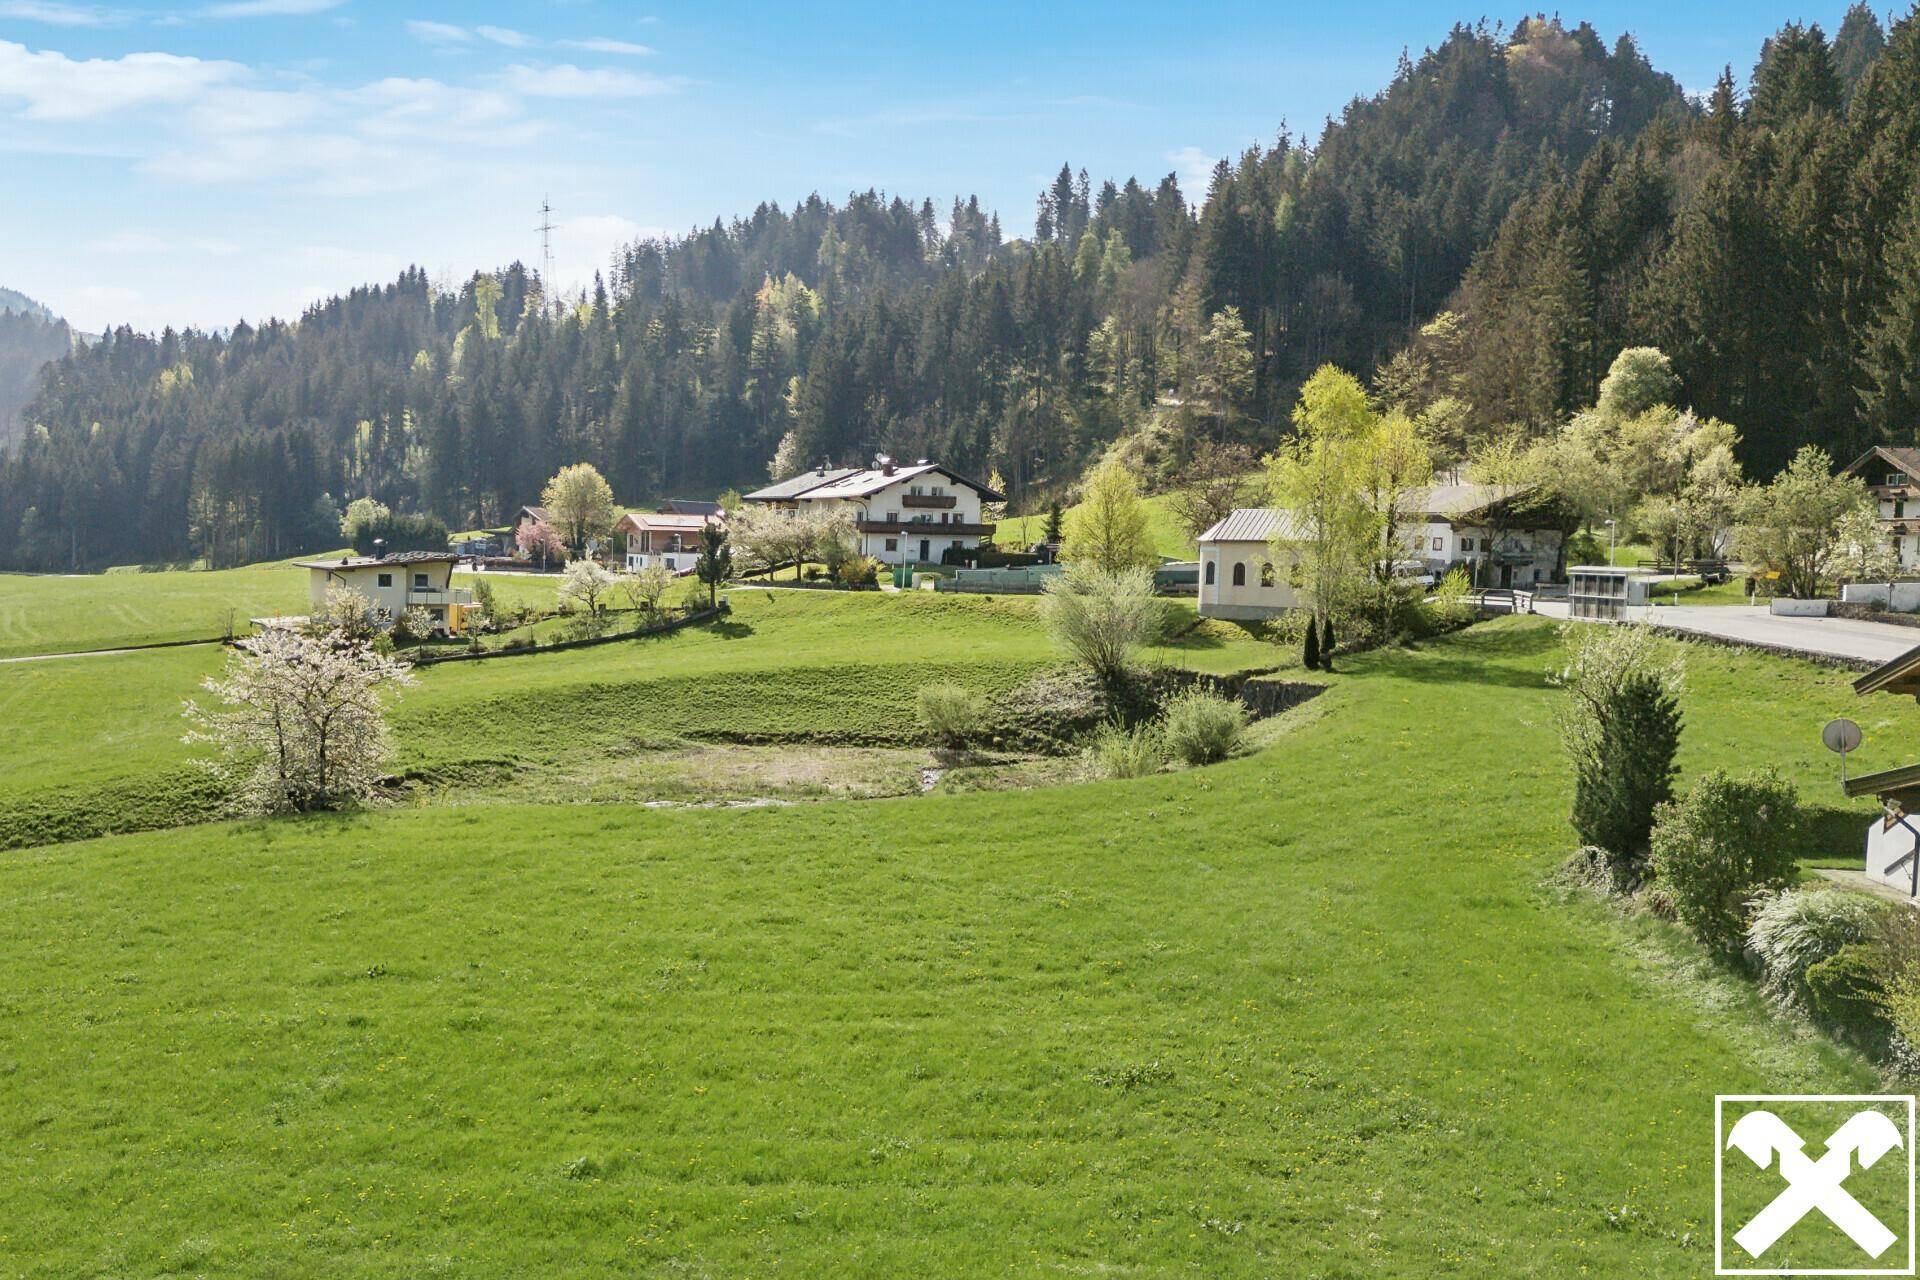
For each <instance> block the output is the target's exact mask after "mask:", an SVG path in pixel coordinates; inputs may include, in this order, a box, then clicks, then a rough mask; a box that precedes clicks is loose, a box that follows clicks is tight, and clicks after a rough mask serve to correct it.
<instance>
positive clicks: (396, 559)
mask: <svg viewBox="0 0 1920 1280" xmlns="http://www.w3.org/2000/svg"><path fill="white" fill-rule="evenodd" d="M459 559H460V557H459V556H457V555H455V554H454V553H453V552H451V551H396V552H395V553H394V554H392V555H390V556H342V557H340V558H339V559H338V560H295V561H294V562H293V563H294V566H295V567H296V568H300V569H367V568H371V567H373V566H374V565H377V564H380V565H386V564H439V563H441V562H442V561H447V560H459Z"/></svg>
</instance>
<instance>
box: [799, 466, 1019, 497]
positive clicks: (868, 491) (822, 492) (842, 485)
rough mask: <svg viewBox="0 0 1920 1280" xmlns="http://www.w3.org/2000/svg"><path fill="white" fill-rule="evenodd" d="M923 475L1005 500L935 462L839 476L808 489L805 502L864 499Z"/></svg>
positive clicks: (867, 470)
mask: <svg viewBox="0 0 1920 1280" xmlns="http://www.w3.org/2000/svg"><path fill="white" fill-rule="evenodd" d="M925 475H941V476H945V477H946V478H947V479H949V480H951V481H953V482H954V483H955V484H960V485H965V486H966V487H967V488H969V489H972V490H974V491H975V492H976V493H978V494H979V495H980V496H981V497H983V498H985V499H986V500H987V501H989V502H1001V501H1004V500H1005V498H1006V495H1005V494H1002V493H999V492H997V491H995V490H993V489H989V488H987V486H986V485H983V484H981V483H980V482H979V481H978V480H970V479H968V478H967V477H966V476H963V475H961V474H960V473H959V472H958V471H954V470H952V469H950V468H947V467H943V466H941V465H940V464H939V463H937V462H916V463H914V464H913V465H912V466H906V467H900V466H896V467H894V468H893V469H892V470H888V469H887V468H885V467H868V468H867V469H866V470H864V471H855V472H853V473H852V474H851V475H846V476H842V477H841V478H840V479H838V480H835V481H834V482H833V483H831V484H828V485H823V486H822V487H820V488H818V489H811V490H809V491H808V492H807V493H806V495H805V496H806V497H808V498H868V497H872V496H873V495H874V494H876V493H878V492H880V491H881V490H882V489H885V488H887V487H888V486H889V485H896V484H899V483H900V482H901V481H903V480H913V479H917V478H918V477H920V476H925Z"/></svg>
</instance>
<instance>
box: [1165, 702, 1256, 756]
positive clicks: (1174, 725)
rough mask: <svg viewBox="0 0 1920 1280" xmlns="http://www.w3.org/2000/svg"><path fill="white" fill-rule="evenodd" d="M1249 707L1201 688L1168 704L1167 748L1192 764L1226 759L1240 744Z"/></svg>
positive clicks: (1166, 723)
mask: <svg viewBox="0 0 1920 1280" xmlns="http://www.w3.org/2000/svg"><path fill="white" fill-rule="evenodd" d="M1246 728H1247V709H1246V708H1245V707H1243V706H1241V705H1240V704H1239V703H1238V702H1230V701H1228V700H1227V699H1225V698H1221V697H1217V696H1215V695H1214V694H1211V693H1206V692H1204V691H1202V690H1199V689H1194V690H1192V691H1190V692H1187V693H1183V694H1181V695H1180V696H1179V697H1177V698H1175V699H1174V700H1173V701H1172V702H1170V703H1168V704H1167V714H1166V720H1165V722H1164V728H1163V733H1164V735H1165V738H1166V746H1167V751H1168V753H1169V754H1171V755H1172V756H1173V757H1174V758H1175V759H1177V760H1181V761H1184V762H1185V763H1187V764H1190V765H1199V764H1213V763H1214V762H1216V761H1219V760H1225V759H1226V758H1227V757H1228V756H1230V755H1232V754H1233V753H1234V751H1235V750H1237V749H1238V748H1239V746H1240V739H1241V736H1242V735H1243V734H1244V733H1245V732H1246Z"/></svg>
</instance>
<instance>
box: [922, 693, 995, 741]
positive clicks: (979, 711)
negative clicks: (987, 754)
mask: <svg viewBox="0 0 1920 1280" xmlns="http://www.w3.org/2000/svg"><path fill="white" fill-rule="evenodd" d="M986 721H987V707H986V703H985V702H984V701H982V700H981V698H980V695H979V694H977V693H975V692H974V691H973V690H971V689H968V688H966V687H965V686H963V685H957V684H928V685H922V686H920V725H921V727H922V728H924V729H925V730H926V731H927V736H928V737H929V738H932V739H933V741H934V744H935V745H936V746H941V747H947V748H949V749H951V750H959V749H960V748H963V747H965V746H967V745H968V744H969V743H972V742H975V741H977V740H978V739H979V738H980V737H981V736H982V734H983V731H984V730H985V728H986Z"/></svg>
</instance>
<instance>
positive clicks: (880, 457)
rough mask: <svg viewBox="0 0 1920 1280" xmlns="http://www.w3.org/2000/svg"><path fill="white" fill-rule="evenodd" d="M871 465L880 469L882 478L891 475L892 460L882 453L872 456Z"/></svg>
mask: <svg viewBox="0 0 1920 1280" xmlns="http://www.w3.org/2000/svg"><path fill="white" fill-rule="evenodd" d="M873 465H874V466H876V467H878V468H879V469H880V474H881V475H883V476H890V475H892V474H893V459H892V458H890V457H888V456H887V455H886V454H884V453H876V454H874V455H873Z"/></svg>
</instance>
